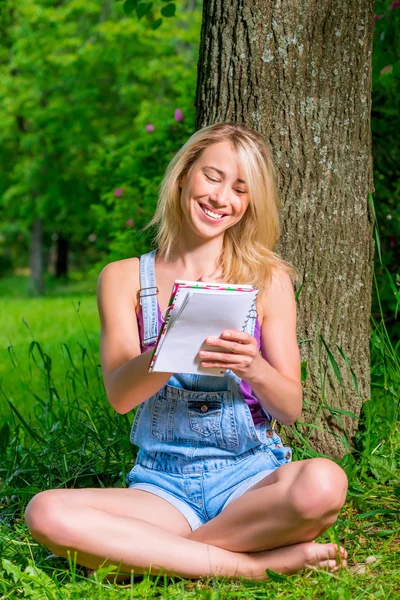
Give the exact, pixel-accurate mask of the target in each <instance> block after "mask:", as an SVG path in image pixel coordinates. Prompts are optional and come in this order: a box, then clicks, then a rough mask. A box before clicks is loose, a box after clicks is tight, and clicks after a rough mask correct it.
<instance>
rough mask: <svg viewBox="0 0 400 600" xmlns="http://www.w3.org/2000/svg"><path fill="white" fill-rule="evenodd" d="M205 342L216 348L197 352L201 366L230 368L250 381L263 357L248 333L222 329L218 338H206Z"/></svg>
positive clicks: (258, 369)
mask: <svg viewBox="0 0 400 600" xmlns="http://www.w3.org/2000/svg"><path fill="white" fill-rule="evenodd" d="M205 343H206V344H207V345H208V346H215V347H217V348H218V350H201V351H200V352H199V357H200V359H201V366H202V367H205V368H210V369H211V368H212V369H215V368H222V369H230V370H231V371H233V372H234V373H235V375H237V376H238V377H240V378H241V379H245V380H247V381H251V379H252V378H254V377H255V375H257V373H258V372H259V371H260V369H261V367H262V363H263V358H262V357H261V355H260V351H259V349H258V346H257V340H256V339H255V338H254V337H253V336H251V335H250V334H249V333H246V332H244V331H237V330H235V329H230V330H227V331H224V332H223V333H222V334H221V335H220V337H219V338H207V339H206V340H205Z"/></svg>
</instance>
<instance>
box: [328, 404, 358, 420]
mask: <svg viewBox="0 0 400 600" xmlns="http://www.w3.org/2000/svg"><path fill="white" fill-rule="evenodd" d="M329 410H330V411H331V413H332V414H336V413H337V414H338V415H345V416H346V417H351V418H352V419H359V418H360V417H357V415H355V414H354V413H352V412H350V411H349V410H343V409H342V408H332V407H331V406H330V407H329Z"/></svg>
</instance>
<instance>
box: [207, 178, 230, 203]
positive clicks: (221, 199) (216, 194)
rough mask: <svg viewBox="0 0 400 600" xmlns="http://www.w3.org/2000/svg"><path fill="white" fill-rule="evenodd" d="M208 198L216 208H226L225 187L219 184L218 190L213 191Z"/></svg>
mask: <svg viewBox="0 0 400 600" xmlns="http://www.w3.org/2000/svg"><path fill="white" fill-rule="evenodd" d="M209 198H210V200H211V202H212V203H213V204H215V205H216V206H226V204H227V199H228V190H227V186H225V185H224V184H223V183H221V185H220V186H219V187H218V190H215V191H213V193H212V194H210V196H209Z"/></svg>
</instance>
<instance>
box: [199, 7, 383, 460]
mask: <svg viewBox="0 0 400 600" xmlns="http://www.w3.org/2000/svg"><path fill="white" fill-rule="evenodd" d="M372 33H373V0H364V1H363V2H360V1H359V0H348V1H347V2H343V1H342V0H320V1H319V2H315V1H314V0H298V1H297V2H295V3H293V2H288V1H285V0H271V1H270V2H265V0H229V1H227V2H225V1H224V0H205V1H204V8H203V25H202V32H201V42H200V53H199V63H198V84H197V95H196V107H197V123H196V126H197V128H200V127H203V126H205V125H209V124H211V123H215V122H221V121H228V122H239V123H245V124H247V125H249V126H250V127H252V128H254V129H255V130H257V131H259V132H260V133H261V134H262V135H263V136H264V137H265V139H266V140H267V141H268V142H269V144H270V146H271V148H272V151H273V154H274V158H275V164H276V166H277V169H278V171H279V174H280V195H281V199H282V214H281V222H282V239H281V242H280V245H279V248H278V249H277V250H278V252H279V253H280V254H281V255H282V257H283V258H285V259H287V260H288V261H290V262H292V263H293V265H294V266H295V267H296V269H297V270H298V273H299V284H298V291H299V290H300V287H301V286H302V285H303V284H304V286H303V287H302V288H301V293H300V296H299V303H298V339H299V343H300V349H301V355H302V360H303V361H306V363H307V365H306V366H307V370H308V377H307V380H306V381H305V384H304V399H305V409H304V414H303V416H304V419H303V420H305V421H306V422H307V423H308V424H310V423H315V424H316V425H318V426H319V427H320V429H314V428H310V427H308V430H309V431H307V435H309V434H311V441H312V444H313V447H314V448H315V449H317V450H319V451H323V452H328V453H329V454H331V455H333V456H340V455H342V454H343V452H344V451H345V450H346V447H347V445H346V442H345V441H343V439H344V438H345V436H347V439H348V440H349V441H350V442H351V437H352V435H353V434H354V432H355V431H356V429H357V420H356V419H354V418H352V417H349V416H346V415H344V414H343V413H335V412H332V410H331V409H330V408H327V407H331V408H333V409H336V410H337V409H339V410H340V411H350V412H352V413H355V414H356V415H359V413H360V409H361V405H362V402H363V401H365V400H367V399H368V397H369V391H370V390H369V388H370V385H369V359H370V356H369V339H370V326H369V317H370V307H371V287H372V266H373V247H374V245H373V238H372V226H373V223H372V215H371V212H370V209H369V204H368V192H371V191H372V188H373V184H372V159H371V136H370V111H371V53H372ZM323 340H324V341H325V342H326V344H327V346H328V348H329V351H330V352H331V353H332V355H331V356H332V358H334V359H335V361H336V363H337V365H338V368H339V370H340V376H341V384H340V383H339V381H338V376H337V375H336V374H335V371H334V369H333V368H332V364H333V363H332V358H330V357H329V354H328V351H327V348H326V346H325V344H324V342H323ZM336 345H338V346H340V348H341V349H342V350H343V351H344V353H345V355H346V356H347V357H348V358H349V360H350V362H351V366H352V368H353V370H354V372H355V376H356V378H357V381H358V388H359V396H358V395H357V393H356V391H355V386H354V384H353V379H352V375H351V372H350V369H349V367H348V365H347V364H346V362H345V360H344V359H343V357H342V356H341V354H340V352H339V351H338V349H337V346H336ZM341 423H342V424H343V428H342V425H341ZM297 427H298V428H300V426H299V425H298V426H297ZM300 429H301V428H300ZM304 433H305V432H304V430H303V435H304ZM336 436H339V438H341V439H339V438H338V437H336Z"/></svg>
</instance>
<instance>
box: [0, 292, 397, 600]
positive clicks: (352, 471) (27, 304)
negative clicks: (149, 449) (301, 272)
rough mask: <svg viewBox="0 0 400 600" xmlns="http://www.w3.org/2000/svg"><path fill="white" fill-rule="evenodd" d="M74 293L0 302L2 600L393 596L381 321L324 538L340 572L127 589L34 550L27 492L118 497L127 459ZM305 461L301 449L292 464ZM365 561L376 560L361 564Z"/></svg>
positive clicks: (392, 428)
mask: <svg viewBox="0 0 400 600" xmlns="http://www.w3.org/2000/svg"><path fill="white" fill-rule="evenodd" d="M74 285H75V282H72V283H71V284H70V287H69V286H68V285H67V286H66V287H65V288H59V290H58V292H57V293H54V294H52V296H50V297H45V298H43V299H29V298H28V297H27V296H26V293H24V292H21V293H20V295H19V297H18V295H17V297H8V298H4V297H3V298H1V299H0V308H1V309H2V310H1V312H0V315H1V316H0V320H1V321H0V325H1V326H0V332H1V333H0V353H1V366H0V369H1V370H0V378H1V380H2V383H1V390H2V400H1V407H2V408H1V413H0V481H1V485H2V488H3V490H2V494H1V496H2V497H1V500H0V514H1V524H0V555H1V560H0V598H17V597H18V598H21V597H22V598H32V599H36V598H38V599H39V598H40V599H44V598H46V599H47V598H49V599H50V598H51V599H55V598H57V599H58V598H60V599H61V598H71V599H74V598H77V599H78V598H79V599H82V598H83V599H84V598H96V599H97V600H99V599H102V598H110V599H112V598H117V597H118V598H120V599H124V598H148V599H152V598H155V597H157V598H171V599H174V598H201V599H203V598H204V599H210V600H214V599H215V600H217V599H219V598H225V597H229V598H243V599H250V598H251V599H252V598H257V599H258V598H285V599H286V598H293V599H296V600H302V599H311V598H313V599H314V598H321V599H330V598H332V599H334V598H335V599H336V598H339V599H346V600H347V599H351V600H358V599H360V600H361V599H368V598H385V599H386V598H394V597H396V595H397V594H400V564H399V559H398V555H399V551H400V537H399V518H398V517H399V498H400V479H399V474H398V471H397V470H396V465H397V464H398V458H399V453H400V432H399V427H398V401H399V395H400V366H399V358H398V349H397V348H393V346H392V344H391V342H390V339H389V337H388V335H387V332H386V331H385V328H384V326H383V324H382V323H375V324H373V335H372V357H373V364H372V394H371V400H370V401H369V402H368V403H366V405H365V406H364V410H363V414H362V418H361V426H360V430H359V434H358V436H357V440H356V448H355V452H354V453H353V454H347V455H346V456H345V457H344V458H343V459H342V461H341V464H342V466H343V468H345V470H346V472H347V474H348V476H349V480H350V487H349V493H348V498H347V502H346V504H345V506H344V508H343V510H342V511H341V514H340V516H339V518H338V520H337V522H336V524H335V525H334V526H333V527H331V528H330V529H329V530H328V531H327V532H326V533H325V534H324V535H323V536H322V537H321V541H322V540H325V541H335V542H337V543H340V544H342V545H344V546H345V547H346V549H347V550H348V552H349V568H348V569H346V570H342V571H341V572H340V573H338V574H335V575H332V574H329V573H326V572H321V571H318V572H313V571H308V572H306V573H303V574H298V575H295V576H291V577H284V576H281V575H275V576H274V575H273V574H272V578H271V579H269V580H267V581H265V582H251V581H237V582H233V581H231V582H229V581H224V580H222V579H213V578H205V579H203V580H200V581H188V580H182V579H181V578H179V577H175V578H164V577H148V576H144V577H141V576H138V577H136V578H135V579H134V585H133V586H131V585H129V586H125V587H123V586H118V585H115V584H112V583H108V582H107V581H106V580H105V576H106V575H107V572H108V569H103V570H102V569H100V570H99V571H98V572H97V575H96V578H95V579H94V580H88V579H87V578H86V572H85V569H83V568H81V567H79V566H77V565H74V564H69V563H68V561H66V560H64V559H61V558H56V557H51V556H50V553H49V551H48V550H47V549H46V548H45V547H44V546H41V545H39V544H37V543H36V542H35V541H34V540H33V539H32V537H31V536H30V535H29V533H28V530H27V528H26V525H25V524H24V521H23V510H24V507H25V506H26V504H27V502H28V500H29V499H30V498H31V497H32V495H33V494H35V493H37V492H38V491H40V490H43V489H48V488H54V487H88V486H96V487H103V486H104V487H110V486H119V487H123V486H124V481H125V474H126V472H127V471H128V470H129V469H130V468H131V465H132V463H133V460H134V451H133V448H132V446H131V445H130V443H129V429H130V424H131V420H132V419H131V415H129V416H127V415H124V416H122V415H118V414H117V413H115V412H114V411H113V410H112V409H111V407H110V406H109V404H108V402H107V399H106V397H105V394H104V388H103V385H102V380H101V373H100V369H99V366H98V363H99V358H98V333H99V324H98V317H97V311H96V303H95V297H94V294H93V292H92V293H90V290H89V293H88V290H87V287H86V285H87V284H86V283H83V284H82V283H80V285H82V288H81V289H80V290H79V291H78V290H77V289H76V288H75V289H74ZM90 285H91V284H90ZM71 291H72V293H71ZM78 302H80V305H79V310H77V309H78ZM22 319H24V320H25V321H26V322H27V323H28V324H29V329H28V328H27V327H26V325H24V323H23V322H22ZM10 345H11V346H12V350H11V351H8V350H7V347H8V346H10ZM308 452H309V451H308V450H307V448H306V446H304V447H298V448H297V451H296V454H297V458H302V457H304V456H308V455H309V454H308ZM371 556H373V557H374V558H375V559H376V560H375V561H374V562H371V563H370V564H365V562H364V561H365V560H366V559H367V558H368V557H371ZM355 569H358V572H354V571H355Z"/></svg>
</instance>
